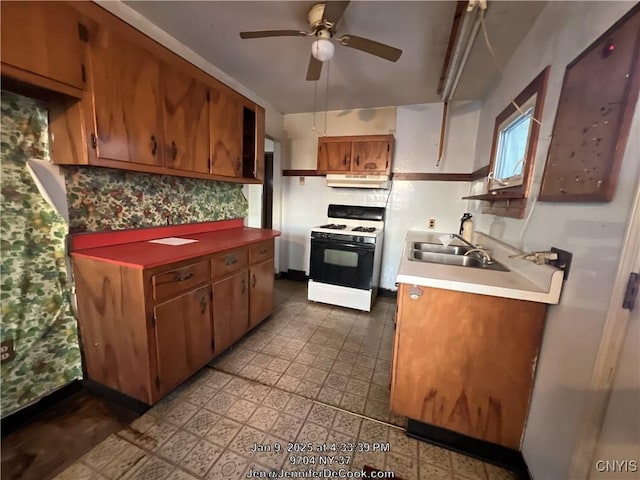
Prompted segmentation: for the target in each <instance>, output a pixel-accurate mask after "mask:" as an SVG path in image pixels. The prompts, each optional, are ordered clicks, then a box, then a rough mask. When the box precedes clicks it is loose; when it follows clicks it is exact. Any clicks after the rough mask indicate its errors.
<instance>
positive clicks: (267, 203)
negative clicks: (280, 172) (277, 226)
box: [262, 152, 273, 228]
mask: <svg viewBox="0 0 640 480" xmlns="http://www.w3.org/2000/svg"><path fill="white" fill-rule="evenodd" d="M262 228H273V152H265V154H264V185H263V188H262Z"/></svg>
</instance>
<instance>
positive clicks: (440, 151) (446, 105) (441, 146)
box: [436, 100, 449, 167]
mask: <svg viewBox="0 0 640 480" xmlns="http://www.w3.org/2000/svg"><path fill="white" fill-rule="evenodd" d="M448 111H449V101H448V100H445V102H444V106H443V107H442V125H441V127H440V143H439V144H438V160H437V161H436V167H439V166H440V160H442V154H443V153H444V142H445V139H446V132H447V113H448Z"/></svg>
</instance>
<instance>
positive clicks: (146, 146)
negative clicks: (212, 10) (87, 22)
mask: <svg viewBox="0 0 640 480" xmlns="http://www.w3.org/2000/svg"><path fill="white" fill-rule="evenodd" d="M89 39H90V58H91V74H90V77H91V91H92V94H93V104H94V115H95V125H94V127H95V132H94V135H95V149H96V155H97V157H98V158H101V159H106V160H117V161H121V162H130V163H138V164H146V165H155V166H163V165H164V158H163V148H162V145H163V135H162V130H163V129H162V102H161V100H160V61H159V60H158V59H157V58H156V57H155V56H153V55H151V54H149V52H147V51H146V50H144V49H142V48H140V47H138V46H137V45H135V44H132V43H131V42H129V41H127V40H126V39H124V38H122V37H121V36H119V35H117V34H115V33H114V32H112V31H111V30H109V28H107V27H105V26H102V25H96V26H94V28H92V30H91V32H90V36H89Z"/></svg>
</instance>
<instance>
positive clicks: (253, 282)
mask: <svg viewBox="0 0 640 480" xmlns="http://www.w3.org/2000/svg"><path fill="white" fill-rule="evenodd" d="M256 282H257V279H256V274H255V273H254V274H253V278H252V279H251V286H252V287H255V286H256Z"/></svg>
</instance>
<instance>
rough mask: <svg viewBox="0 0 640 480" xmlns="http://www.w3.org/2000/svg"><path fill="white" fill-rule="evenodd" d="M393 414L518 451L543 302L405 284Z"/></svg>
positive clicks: (398, 330) (401, 297) (398, 329)
mask: <svg viewBox="0 0 640 480" xmlns="http://www.w3.org/2000/svg"><path fill="white" fill-rule="evenodd" d="M398 303H399V305H398V307H399V309H398V310H399V312H398V323H397V326H396V338H395V345H394V357H393V366H392V369H393V373H392V388H391V409H392V411H393V412H395V413H397V414H400V415H406V416H408V417H409V418H412V419H414V420H418V421H421V422H424V423H427V424H431V425H435V426H438V427H442V428H446V429H449V430H453V431H455V432H458V433H462V434H464V435H468V436H471V437H474V438H478V439H481V440H485V441H488V442H492V443H496V444H499V445H503V446H506V447H509V448H513V449H516V450H519V449H520V443H521V438H522V434H523V431H524V425H525V422H526V418H527V411H528V405H529V398H530V396H531V391H532V388H533V378H534V368H535V364H536V359H537V356H538V351H539V348H540V342H541V338H542V329H543V324H544V317H545V312H546V305H544V304H541V303H534V302H527V301H523V300H513V299H506V298H498V297H491V296H487V295H475V294H471V293H465V292H455V291H451V290H443V289H435V288H427V287H416V286H412V285H405V284H401V285H400V289H399V295H398Z"/></svg>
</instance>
